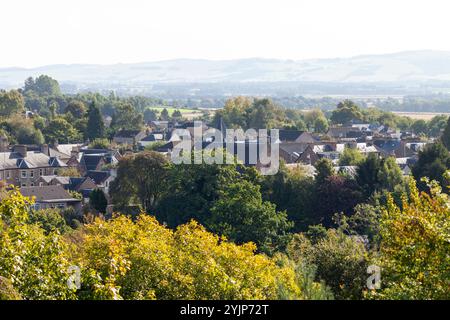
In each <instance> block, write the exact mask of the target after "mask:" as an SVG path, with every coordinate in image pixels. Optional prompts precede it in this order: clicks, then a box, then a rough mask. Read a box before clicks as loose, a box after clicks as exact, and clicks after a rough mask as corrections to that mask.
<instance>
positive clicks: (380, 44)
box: [0, 0, 450, 67]
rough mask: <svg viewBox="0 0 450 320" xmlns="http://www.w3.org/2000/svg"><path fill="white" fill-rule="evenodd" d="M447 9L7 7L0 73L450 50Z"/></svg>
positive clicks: (217, 3) (204, 0) (133, 4)
mask: <svg viewBox="0 0 450 320" xmlns="http://www.w3.org/2000/svg"><path fill="white" fill-rule="evenodd" d="M449 11H450V1H448V0H372V1H367V0H307V1H306V0H276V1H275V0H271V1H268V0H267V1H266V0H159V1H156V0H155V1H151V0H126V1H124V0H76V1H75V0H64V1H57V0H39V1H36V0H2V1H1V5H0V13H1V15H0V16H1V18H0V30H1V42H2V46H0V67H11V66H23V67H34V66H40V65H46V64H59V63H64V64H65V63H102V64H109V63H118V62H142V61H153V60H165V59H173V58H206V59H235V58H248V57H264V58H282V59H305V58H328V57H347V56H354V55H358V54H372V53H373V54H377V53H388V52H397V51H403V50H422V49H433V50H450V41H448V39H449V36H450V19H449V18H448V15H449Z"/></svg>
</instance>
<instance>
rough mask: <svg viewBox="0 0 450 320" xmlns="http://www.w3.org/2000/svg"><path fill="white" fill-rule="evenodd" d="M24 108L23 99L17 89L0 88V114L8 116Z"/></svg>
mask: <svg viewBox="0 0 450 320" xmlns="http://www.w3.org/2000/svg"><path fill="white" fill-rule="evenodd" d="M24 110H25V100H24V98H23V96H22V94H21V93H20V92H19V91H17V90H10V91H4V90H0V116H1V117H9V116H11V115H12V114H17V113H21V112H22V111H24Z"/></svg>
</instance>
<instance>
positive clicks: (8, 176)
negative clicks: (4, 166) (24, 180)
mask: <svg viewBox="0 0 450 320" xmlns="http://www.w3.org/2000/svg"><path fill="white" fill-rule="evenodd" d="M9 178H11V173H10V172H9V171H6V179H9Z"/></svg>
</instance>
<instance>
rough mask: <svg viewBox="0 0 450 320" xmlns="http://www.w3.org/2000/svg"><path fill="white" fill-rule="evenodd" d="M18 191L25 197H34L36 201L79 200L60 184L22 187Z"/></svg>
mask: <svg viewBox="0 0 450 320" xmlns="http://www.w3.org/2000/svg"><path fill="white" fill-rule="evenodd" d="M20 193H21V194H22V195H24V196H25V197H33V196H34V197H35V198H36V202H79V201H80V200H78V199H74V198H73V197H72V196H71V195H70V193H69V192H67V191H66V190H65V189H64V188H63V187H62V186H60V185H58V186H40V187H37V186H36V187H23V188H20Z"/></svg>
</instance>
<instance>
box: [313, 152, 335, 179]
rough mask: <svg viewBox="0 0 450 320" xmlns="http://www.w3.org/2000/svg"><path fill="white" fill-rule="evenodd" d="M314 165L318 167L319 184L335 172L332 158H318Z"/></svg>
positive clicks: (317, 177)
mask: <svg viewBox="0 0 450 320" xmlns="http://www.w3.org/2000/svg"><path fill="white" fill-rule="evenodd" d="M314 167H315V168H316V172H317V173H316V182H317V183H318V184H321V183H323V182H324V181H325V180H326V179H327V178H328V177H331V176H333V175H334V174H335V171H334V167H333V163H332V162H331V160H330V159H327V158H322V159H320V160H318V161H317V162H316V163H315V165H314Z"/></svg>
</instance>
